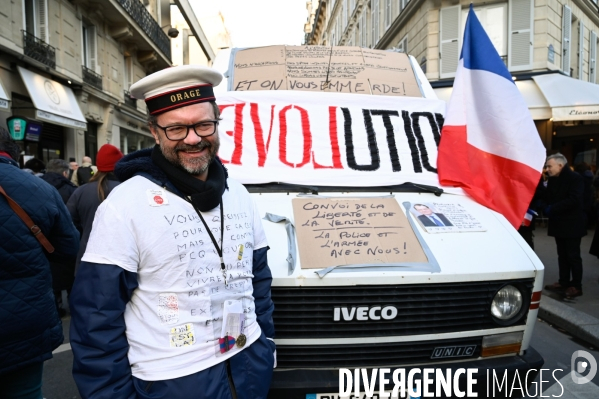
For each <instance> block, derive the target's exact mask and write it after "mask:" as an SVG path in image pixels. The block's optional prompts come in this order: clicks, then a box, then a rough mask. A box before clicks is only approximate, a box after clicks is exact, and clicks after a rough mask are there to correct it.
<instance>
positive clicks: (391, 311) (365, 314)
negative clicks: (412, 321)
mask: <svg viewBox="0 0 599 399" xmlns="http://www.w3.org/2000/svg"><path fill="white" fill-rule="evenodd" d="M395 317H397V308H396V307H395V306H391V305H389V306H378V305H377V306H372V307H370V308H369V307H368V306H359V307H343V308H334V312H333V321H352V320H357V321H367V320H381V319H383V320H393V319H394V318H395Z"/></svg>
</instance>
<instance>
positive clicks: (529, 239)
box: [518, 177, 545, 251]
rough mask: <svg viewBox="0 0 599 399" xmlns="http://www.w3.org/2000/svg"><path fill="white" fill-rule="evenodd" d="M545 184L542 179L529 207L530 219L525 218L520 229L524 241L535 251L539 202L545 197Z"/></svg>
mask: <svg viewBox="0 0 599 399" xmlns="http://www.w3.org/2000/svg"><path fill="white" fill-rule="evenodd" d="M543 183H544V179H543V177H541V178H540V179H539V184H538V185H537V189H536V190H535V194H534V196H533V197H532V200H531V201H530V205H529V206H528V211H527V214H528V215H529V217H530V219H528V218H526V217H525V219H524V220H523V221H522V224H521V225H520V227H519V228H518V233H520V235H521V236H522V238H524V241H526V243H527V244H528V245H530V248H532V250H533V251H534V249H535V243H534V231H535V225H536V221H537V215H538V210H539V202H540V201H541V200H542V198H543V196H544V195H545V184H543Z"/></svg>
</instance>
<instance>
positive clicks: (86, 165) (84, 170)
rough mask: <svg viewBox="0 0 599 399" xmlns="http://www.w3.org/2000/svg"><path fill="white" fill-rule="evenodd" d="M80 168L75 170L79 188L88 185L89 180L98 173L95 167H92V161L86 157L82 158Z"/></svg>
mask: <svg viewBox="0 0 599 399" xmlns="http://www.w3.org/2000/svg"><path fill="white" fill-rule="evenodd" d="M82 161H83V162H81V166H79V167H78V168H77V182H76V184H77V185H79V186H83V185H84V184H87V183H89V181H90V179H91V178H92V176H93V175H94V173H96V172H97V171H98V168H97V166H95V165H92V159H91V158H90V157H88V156H85V157H83V160H82Z"/></svg>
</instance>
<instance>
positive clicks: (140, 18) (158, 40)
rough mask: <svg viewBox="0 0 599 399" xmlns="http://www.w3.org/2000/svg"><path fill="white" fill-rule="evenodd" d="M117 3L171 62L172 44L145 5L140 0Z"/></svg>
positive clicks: (124, 0)
mask: <svg viewBox="0 0 599 399" xmlns="http://www.w3.org/2000/svg"><path fill="white" fill-rule="evenodd" d="M117 2H118V3H119V4H120V5H121V6H122V7H123V8H124V9H125V11H127V13H128V14H129V16H131V18H133V20H134V21H135V22H137V24H138V25H139V27H140V28H141V30H143V31H144V32H145V33H146V34H147V35H148V36H149V37H150V39H151V40H152V41H153V42H154V43H155V44H156V46H158V48H159V49H160V51H162V52H163V53H164V54H165V55H166V56H167V58H168V59H169V60H170V59H171V42H170V40H169V38H168V36H167V35H166V33H164V32H163V31H162V29H161V28H160V25H158V22H156V20H155V19H154V17H152V14H150V13H149V12H148V10H146V8H145V7H144V5H143V4H142V3H141V2H140V1H139V0H117Z"/></svg>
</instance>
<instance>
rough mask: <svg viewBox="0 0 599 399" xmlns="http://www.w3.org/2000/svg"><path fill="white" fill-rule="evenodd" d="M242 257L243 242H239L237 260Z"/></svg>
mask: <svg viewBox="0 0 599 399" xmlns="http://www.w3.org/2000/svg"><path fill="white" fill-rule="evenodd" d="M242 258H243V244H239V253H238V254H237V260H241V259H242Z"/></svg>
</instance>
